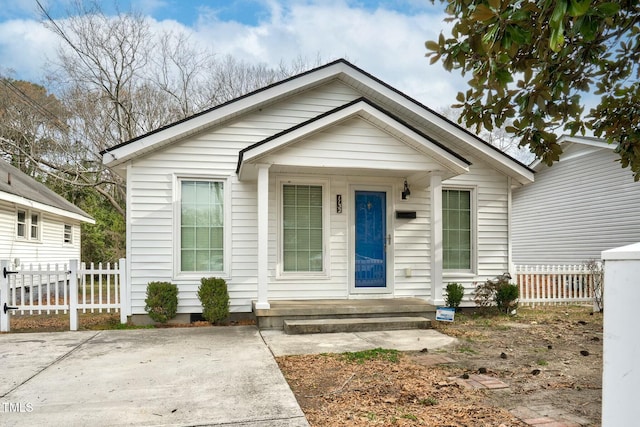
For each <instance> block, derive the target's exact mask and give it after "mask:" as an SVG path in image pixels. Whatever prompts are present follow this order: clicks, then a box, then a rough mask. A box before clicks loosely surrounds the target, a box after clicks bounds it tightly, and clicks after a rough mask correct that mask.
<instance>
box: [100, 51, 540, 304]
mask: <svg viewBox="0 0 640 427" xmlns="http://www.w3.org/2000/svg"><path fill="white" fill-rule="evenodd" d="M102 154H103V161H104V163H105V164H106V165H107V166H109V167H111V168H113V169H114V170H116V171H118V172H119V173H121V174H122V175H123V176H124V177H126V180H127V274H128V276H129V277H128V280H129V283H130V285H131V286H130V288H131V303H132V313H133V314H134V315H136V314H145V311H144V305H145V304H144V299H145V292H146V287H147V284H148V283H149V282H151V281H170V282H173V283H176V284H177V285H178V286H179V307H178V313H200V312H201V311H202V308H201V305H200V302H199V300H198V298H197V295H196V292H197V289H198V285H199V283H200V279H201V278H202V277H210V276H216V277H222V278H225V279H226V280H227V284H228V289H229V294H230V298H231V311H232V312H249V311H251V309H252V302H253V301H257V304H256V307H257V308H261V309H266V308H269V306H270V304H269V301H270V300H282V299H307V300H309V299H348V298H394V297H420V298H424V299H426V300H428V301H431V302H433V303H436V304H441V303H442V300H443V297H442V288H443V284H445V285H446V283H447V282H460V283H463V284H464V285H466V286H467V287H468V288H469V289H471V288H472V287H473V283H474V282H478V281H484V280H485V279H486V278H492V277H495V276H496V275H498V274H501V273H503V272H505V271H507V270H508V268H509V265H510V261H511V260H510V229H509V223H510V209H511V206H510V204H511V190H512V188H516V187H519V186H521V185H523V184H528V183H530V182H532V181H533V175H534V173H533V171H532V170H531V169H529V168H528V167H526V166H525V165H523V164H521V163H519V162H517V161H515V160H514V159H512V158H511V157H509V156H507V155H505V154H503V153H502V152H500V151H499V150H497V149H495V148H494V147H492V146H491V145H489V144H488V143H486V142H485V141H483V140H481V139H479V138H478V137H476V136H474V135H472V134H471V133H469V132H467V131H465V130H463V129H462V128H460V127H459V126H457V125H456V124H454V123H452V122H451V121H449V120H447V119H446V118H444V117H442V116H441V115H439V114H437V113H435V112H434V111H432V110H430V109H429V108H427V107H425V106H424V105H422V104H420V103H419V102H417V101H415V100H413V99H412V98H410V97H408V96H407V95H405V94H403V93H401V92H399V91H398V90H396V89H394V88H392V87H390V86H389V85H387V84H385V83H384V82H382V81H380V80H378V79H376V78H375V77H373V76H371V75H370V74H368V73H366V72H365V71H363V70H361V69H359V68H357V67H355V66H353V65H352V64H350V63H348V62H346V61H344V60H338V61H335V62H333V63H330V64H327V65H325V66H322V67H319V68H317V69H314V70H311V71H309V72H306V73H303V74H300V75H298V76H295V77H292V78H289V79H287V80H284V81H282V82H279V83H276V84H273V85H271V86H268V87H266V88H264V89H261V90H258V91H255V92H253V93H250V94H248V95H245V96H242V97H240V98H238V99H236V100H233V101H231V102H228V103H225V104H223V105H220V106H218V107H215V108H212V109H210V110H207V111H204V112H202V113H200V114H196V115H194V116H192V117H190V118H187V119H185V120H182V121H180V122H177V123H174V124H171V125H169V126H165V127H163V128H160V129H158V130H156V131H154V132H151V133H149V134H146V135H143V136H141V137H139V138H136V139H133V140H131V141H128V142H125V143H123V144H120V145H118V146H115V147H112V148H110V149H107V150H105V151H104V152H103V153H102Z"/></svg>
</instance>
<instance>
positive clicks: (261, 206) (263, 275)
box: [256, 165, 271, 310]
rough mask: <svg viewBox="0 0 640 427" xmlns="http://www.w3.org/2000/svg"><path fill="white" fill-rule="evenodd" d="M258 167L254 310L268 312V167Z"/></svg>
mask: <svg viewBox="0 0 640 427" xmlns="http://www.w3.org/2000/svg"><path fill="white" fill-rule="evenodd" d="M257 167H258V188H257V190H258V301H257V302H256V309H258V310H268V309H269V308H270V307H271V305H270V304H269V289H268V280H269V274H268V273H269V272H268V270H267V269H268V266H269V264H268V257H269V254H268V251H269V165H257Z"/></svg>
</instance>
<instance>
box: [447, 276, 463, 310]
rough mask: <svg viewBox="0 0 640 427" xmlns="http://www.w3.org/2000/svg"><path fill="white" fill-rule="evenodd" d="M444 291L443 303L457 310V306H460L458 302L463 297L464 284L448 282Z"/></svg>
mask: <svg viewBox="0 0 640 427" xmlns="http://www.w3.org/2000/svg"><path fill="white" fill-rule="evenodd" d="M446 293H447V295H446V296H445V303H446V304H447V307H452V308H455V309H456V311H458V307H460V303H461V302H462V298H463V297H464V286H462V285H461V284H460V283H448V284H447V288H446Z"/></svg>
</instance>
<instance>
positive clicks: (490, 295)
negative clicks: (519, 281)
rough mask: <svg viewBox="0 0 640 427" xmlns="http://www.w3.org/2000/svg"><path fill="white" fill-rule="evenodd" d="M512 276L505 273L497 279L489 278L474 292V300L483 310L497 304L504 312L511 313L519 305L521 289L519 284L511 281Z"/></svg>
mask: <svg viewBox="0 0 640 427" xmlns="http://www.w3.org/2000/svg"><path fill="white" fill-rule="evenodd" d="M510 279H511V276H509V275H507V274H505V275H502V276H498V277H497V278H496V279H495V280H491V279H489V280H487V281H486V282H484V283H483V284H481V285H478V286H477V287H476V289H475V291H474V292H473V300H474V302H475V303H476V306H478V307H479V308H480V309H482V310H486V309H489V308H491V307H495V306H497V308H498V310H499V311H500V312H502V313H510V312H511V311H513V310H515V309H516V308H517V307H518V302H517V301H518V297H519V294H520V291H519V289H518V285H514V284H512V283H509V280H510Z"/></svg>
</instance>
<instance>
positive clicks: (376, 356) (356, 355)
mask: <svg viewBox="0 0 640 427" xmlns="http://www.w3.org/2000/svg"><path fill="white" fill-rule="evenodd" d="M399 353H400V352H399V351H398V350H389V349H385V348H374V349H371V350H363V351H355V352H350V353H342V355H343V356H344V358H345V359H346V360H347V361H349V362H355V363H364V362H367V361H369V360H384V361H388V362H393V363H397V362H398V355H399Z"/></svg>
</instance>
